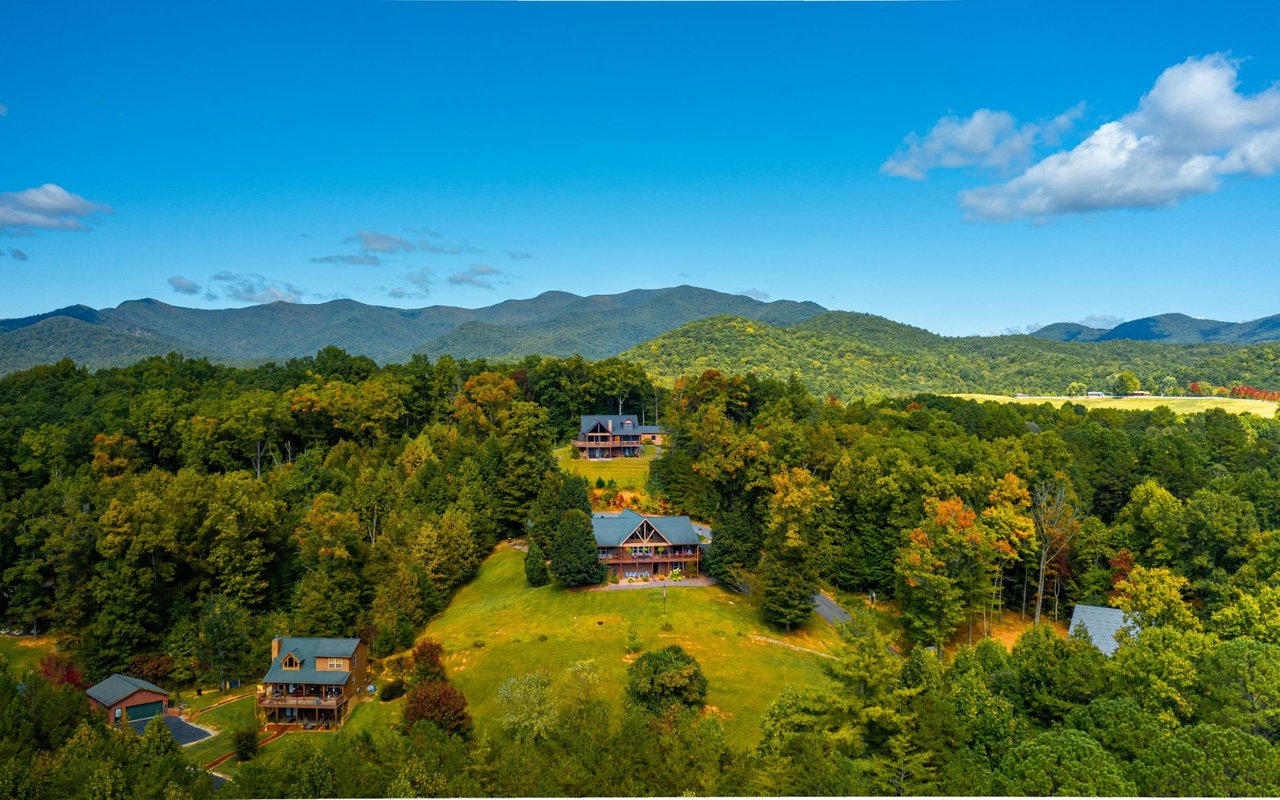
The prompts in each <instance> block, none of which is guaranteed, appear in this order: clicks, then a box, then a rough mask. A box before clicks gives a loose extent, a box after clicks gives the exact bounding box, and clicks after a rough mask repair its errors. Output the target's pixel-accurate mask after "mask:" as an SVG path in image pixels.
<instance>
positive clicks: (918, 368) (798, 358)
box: [621, 311, 1280, 401]
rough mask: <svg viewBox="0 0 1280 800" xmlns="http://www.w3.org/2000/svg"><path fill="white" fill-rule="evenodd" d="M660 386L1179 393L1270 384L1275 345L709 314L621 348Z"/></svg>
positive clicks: (837, 315) (862, 392)
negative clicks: (751, 378)
mask: <svg viewBox="0 0 1280 800" xmlns="http://www.w3.org/2000/svg"><path fill="white" fill-rule="evenodd" d="M621 357H622V358H624V359H629V360H633V361H636V362H637V363H640V364H642V365H644V367H645V368H646V369H648V370H649V371H650V372H651V373H653V374H654V375H655V376H658V377H659V379H660V380H661V381H662V382H664V383H665V384H667V385H670V384H671V382H672V381H674V380H675V379H676V378H678V377H680V376H685V375H699V374H701V373H702V372H703V371H704V370H708V369H714V370H717V371H720V372H723V373H725V374H730V375H731V374H735V373H742V374H747V373H755V374H759V375H761V376H768V377H773V378H778V379H780V380H784V381H785V380H787V379H789V378H790V377H791V376H792V375H796V376H799V378H800V380H801V381H802V382H803V384H804V385H805V386H806V387H808V389H809V390H810V391H811V392H814V393H815V394H818V395H833V396H835V397H837V398H840V399H841V400H845V401H848V400H854V399H858V398H865V397H877V396H886V395H905V394H912V393H915V392H938V393H964V392H977V393H987V394H1014V393H1017V392H1025V393H1027V394H1032V395H1065V394H1068V393H1069V389H1070V388H1071V387H1072V385H1073V384H1079V386H1080V388H1079V392H1080V393H1083V391H1084V389H1086V388H1087V389H1096V390H1101V391H1107V392H1110V391H1112V388H1113V385H1114V383H1115V377H1116V375H1117V374H1119V373H1122V372H1128V373H1132V374H1133V375H1134V376H1135V377H1136V378H1137V380H1138V384H1137V386H1136V387H1135V388H1141V389H1145V390H1147V391H1150V392H1152V393H1153V394H1181V393H1185V392H1186V387H1188V386H1189V385H1190V384H1192V383H1195V382H1208V383H1212V384H1213V385H1214V386H1227V387H1230V386H1233V385H1236V384H1248V385H1251V386H1257V387H1261V388H1265V389H1272V390H1274V389H1280V346H1277V344H1276V343H1275V342H1266V343H1261V344H1254V345H1249V346H1241V345H1235V344H1170V343H1159V342H1143V341H1130V340H1116V341H1106V342H1055V341H1048V340H1045V339H1038V338H1036V337H1034V336H963V337H946V336H938V335H937V334H934V333H930V332H929V331H926V330H923V329H921V328H915V327H912V326H910V325H904V324H901V323H898V322H893V321H892V320H888V319H885V318H883V317H877V316H874V315H871V314H858V313H853V312H844V311H832V312H828V313H825V314H820V315H818V316H814V317H811V318H809V319H806V320H802V321H799V322H795V323H794V324H791V325H787V326H778V325H771V324H769V323H767V322H761V321H757V320H749V319H744V318H741V317H729V316H717V317H711V318H708V319H704V320H698V321H696V322H690V323H688V324H686V325H682V326H681V327H679V328H676V329H675V330H672V331H669V332H667V333H664V334H662V335H661V336H658V337H656V338H654V339H652V340H650V341H647V342H644V343H642V344H639V345H636V346H635V347H633V348H631V349H630V350H627V351H625V352H623V353H622V354H621Z"/></svg>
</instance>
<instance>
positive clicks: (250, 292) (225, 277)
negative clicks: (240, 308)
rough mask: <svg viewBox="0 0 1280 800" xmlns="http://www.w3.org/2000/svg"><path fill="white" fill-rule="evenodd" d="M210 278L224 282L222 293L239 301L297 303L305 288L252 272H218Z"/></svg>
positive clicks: (300, 299)
mask: <svg viewBox="0 0 1280 800" xmlns="http://www.w3.org/2000/svg"><path fill="white" fill-rule="evenodd" d="M210 280H213V281H217V282H219V283H224V284H226V285H225V286H223V287H222V291H223V293H224V294H225V295H226V296H227V297H229V298H231V299H232V300H237V301H239V302H241V303H278V302H285V303H298V302H301V301H302V295H303V294H305V293H306V290H305V289H302V288H299V287H297V286H294V285H293V284H291V283H284V282H280V281H272V280H269V279H267V278H264V277H263V276H261V275H257V274H254V273H237V272H227V271H223V272H219V273H217V274H216V275H214V276H213V277H212V278H210Z"/></svg>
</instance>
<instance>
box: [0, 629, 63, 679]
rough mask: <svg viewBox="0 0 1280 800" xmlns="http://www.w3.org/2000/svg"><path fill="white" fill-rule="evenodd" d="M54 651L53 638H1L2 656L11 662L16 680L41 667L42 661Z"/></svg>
mask: <svg viewBox="0 0 1280 800" xmlns="http://www.w3.org/2000/svg"><path fill="white" fill-rule="evenodd" d="M52 649H53V637H51V636H0V655H3V656H4V657H5V659H6V660H7V661H8V662H9V671H10V672H12V673H13V676H14V677H15V678H17V677H21V676H22V674H23V673H25V672H26V671H27V670H29V669H34V668H35V667H37V666H39V664H40V659H42V658H44V654H45V653H48V652H49V651H50V650H52Z"/></svg>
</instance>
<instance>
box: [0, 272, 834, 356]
mask: <svg viewBox="0 0 1280 800" xmlns="http://www.w3.org/2000/svg"><path fill="white" fill-rule="evenodd" d="M825 311H826V309H825V308H823V307H822V306H820V305H818V304H816V303H811V302H795V301H791V300H777V301H774V302H771V303H766V302H762V301H760V300H756V299H754V298H751V297H746V296H744V295H735V294H726V293H723V292H717V291H713V290H710V289H701V288H697V287H694V286H676V287H671V288H666V289H635V290H632V291H629V292H623V293H620V294H613V295H592V296H588V297H581V296H579V295H576V294H571V293H569V292H554V291H553V292H544V293H543V294H540V295H538V296H537V297H533V298H529V299H523V300H506V301H504V302H501V303H497V304H495V305H492V306H486V307H484V308H474V309H470V308H459V307H456V306H429V307H426V308H416V309H401V308H389V307H385V306H372V305H366V304H364V303H360V302H357V301H355V300H333V301H330V302H327V303H318V304H309V305H307V304H293V303H270V304H266V305H258V306H249V307H247V308H233V309H214V310H209V309H195V308H184V307H181V306H173V305H169V304H168V303H164V302H161V301H159V300H154V299H144V300H130V301H128V302H124V303H121V304H120V305H119V306H116V307H115V308H104V309H93V308H89V307H88V306H83V305H74V306H68V307H66V308H61V309H57V310H55V311H50V312H48V313H45V314H37V315H33V316H29V317H22V318H17V319H6V320H0V374H7V373H9V372H13V371H16V370H20V369H26V368H28V367H32V366H35V365H37V364H47V363H52V362H56V361H58V360H60V359H62V358H72V359H74V360H75V361H76V362H77V363H80V364H84V365H86V366H88V367H90V368H95V369H96V368H100V367H108V366H120V365H123V364H128V363H132V362H135V361H137V360H139V359H140V358H144V357H146V356H149V355H163V354H166V353H169V352H172V351H176V352H179V353H182V354H184V355H188V356H193V357H206V358H209V359H210V360H212V361H220V362H225V363H255V362H264V361H284V360H287V359H289V358H296V357H302V356H308V355H314V354H315V353H316V352H317V351H319V350H321V349H322V348H324V347H327V346H329V345H336V346H338V347H341V348H343V349H344V350H347V351H348V352H350V353H353V354H358V355H366V356H369V357H370V358H373V359H374V360H377V361H381V362H389V361H407V360H408V359H409V358H410V357H411V356H413V355H414V354H415V353H425V354H427V355H430V356H431V357H432V358H436V357H439V356H440V355H443V354H445V353H448V354H449V355H452V356H454V357H455V358H495V359H497V358H518V357H522V356H525V355H531V354H539V355H551V356H570V355H574V354H575V353H576V354H579V355H582V356H583V357H585V358H589V359H600V358H607V357H608V356H612V355H616V354H617V353H619V352H621V351H623V350H626V349H627V348H630V347H634V346H635V345H637V344H639V343H640V342H643V341H645V340H647V339H651V338H653V337H654V336H657V335H659V334H662V333H665V332H666V331H669V330H672V329H674V328H677V327H679V326H680V325H683V324H685V323H687V322H692V321H694V320H698V319H702V318H705V317H708V316H713V315H717V314H732V315H735V316H740V317H745V318H748V319H758V320H761V321H763V322H767V323H771V324H777V325H790V324H793V323H796V322H800V321H802V320H804V319H808V318H809V317H813V316H816V315H818V314H821V313H823V312H825Z"/></svg>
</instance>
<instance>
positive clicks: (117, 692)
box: [85, 672, 169, 707]
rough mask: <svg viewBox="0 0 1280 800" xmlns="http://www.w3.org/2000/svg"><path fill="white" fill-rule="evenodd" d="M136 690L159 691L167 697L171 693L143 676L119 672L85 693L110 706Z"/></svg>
mask: <svg viewBox="0 0 1280 800" xmlns="http://www.w3.org/2000/svg"><path fill="white" fill-rule="evenodd" d="M134 692H157V693H159V694H162V695H165V696H166V697H167V696H168V695H169V693H168V692H166V691H165V690H164V689H161V688H160V687H159V686H156V685H155V684H154V683H151V682H150V681H144V680H143V679H142V678H134V677H130V676H129V675H121V674H120V673H118V672H117V673H116V674H114V675H112V676H110V677H109V678H104V679H103V680H101V681H99V682H98V683H95V684H94V685H92V686H90V687H89V688H88V689H87V690H85V694H87V695H89V696H90V697H92V698H93V699H94V700H97V701H98V702H99V703H101V704H103V705H104V706H108V707H110V706H114V705H115V704H116V703H119V702H120V701H121V700H123V699H125V698H126V697H128V696H129V695H131V694H133V693H134Z"/></svg>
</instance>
